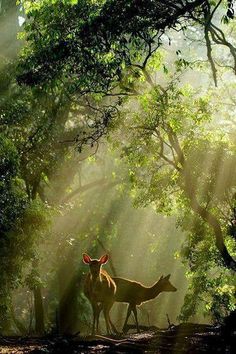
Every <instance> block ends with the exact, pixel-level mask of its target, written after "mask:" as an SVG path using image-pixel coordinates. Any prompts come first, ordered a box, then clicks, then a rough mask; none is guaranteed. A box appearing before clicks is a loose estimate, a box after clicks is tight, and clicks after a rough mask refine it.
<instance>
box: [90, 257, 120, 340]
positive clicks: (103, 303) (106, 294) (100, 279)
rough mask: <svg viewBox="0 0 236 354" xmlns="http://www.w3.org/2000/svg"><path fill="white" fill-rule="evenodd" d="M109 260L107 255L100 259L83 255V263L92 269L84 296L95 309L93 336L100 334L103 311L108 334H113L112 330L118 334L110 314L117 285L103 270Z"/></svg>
mask: <svg viewBox="0 0 236 354" xmlns="http://www.w3.org/2000/svg"><path fill="white" fill-rule="evenodd" d="M108 258H109V257H108V255H107V254H106V255H104V256H102V257H101V258H100V259H91V258H90V256H89V255H87V254H86V253H84V254H83V261H84V263H85V264H88V265H89V269H90V272H89V273H88V274H87V277H86V280H85V284H84V294H85V296H86V297H87V298H88V300H89V301H90V303H91V306H92V309H93V327H92V334H95V333H97V332H98V320H99V314H100V311H101V310H103V312H104V317H105V322H106V328H107V333H108V334H109V333H111V328H112V330H113V331H114V332H116V333H117V330H116V328H115V326H114V325H113V323H112V322H111V319H110V314H109V312H110V310H111V307H112V305H113V303H114V301H115V292H116V284H115V282H114V280H113V279H112V278H111V277H110V275H109V274H108V273H107V272H106V271H105V270H103V269H102V265H103V264H106V263H107V261H108Z"/></svg>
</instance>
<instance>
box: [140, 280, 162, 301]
mask: <svg viewBox="0 0 236 354" xmlns="http://www.w3.org/2000/svg"><path fill="white" fill-rule="evenodd" d="M162 291H163V289H162V287H161V285H160V283H159V281H158V282H156V283H155V284H153V286H150V287H149V288H147V289H146V291H145V297H146V298H145V300H144V301H147V300H151V299H155V297H157V296H158V295H159V294H160V293H161V292H162Z"/></svg>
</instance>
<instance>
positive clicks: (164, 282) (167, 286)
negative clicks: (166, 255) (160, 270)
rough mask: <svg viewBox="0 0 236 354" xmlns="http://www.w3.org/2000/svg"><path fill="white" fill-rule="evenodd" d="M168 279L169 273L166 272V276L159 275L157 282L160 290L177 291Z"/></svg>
mask: <svg viewBox="0 0 236 354" xmlns="http://www.w3.org/2000/svg"><path fill="white" fill-rule="evenodd" d="M169 279H170V274H168V275H167V276H166V277H163V275H162V276H161V277H160V279H159V281H158V284H159V285H160V286H161V288H162V291H177V289H176V287H174V285H172V284H171V282H170V280H169Z"/></svg>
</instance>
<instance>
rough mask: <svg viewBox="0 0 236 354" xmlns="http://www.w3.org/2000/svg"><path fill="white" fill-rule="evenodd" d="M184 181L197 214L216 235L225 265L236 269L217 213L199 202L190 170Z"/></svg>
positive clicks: (187, 194)
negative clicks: (213, 212)
mask: <svg viewBox="0 0 236 354" xmlns="http://www.w3.org/2000/svg"><path fill="white" fill-rule="evenodd" d="M184 182H185V187H184V190H185V194H186V196H187V197H188V198H189V200H190V205H191V208H192V210H193V211H194V212H195V213H196V214H197V215H199V216H200V217H201V218H202V219H203V220H204V221H205V222H206V223H207V224H208V225H209V226H210V227H211V228H212V230H213V233H214V236H215V244H216V247H217V249H218V250H219V252H220V254H221V257H222V259H223V262H224V264H225V266H226V267H227V268H229V269H232V270H234V271H236V261H235V260H234V259H233V258H232V257H231V255H230V254H229V252H228V250H227V248H226V246H225V243H224V238H223V233H222V229H221V226H220V223H219V221H218V220H217V218H216V217H215V215H213V214H212V213H211V212H210V211H209V210H207V209H205V208H203V207H202V206H201V205H200V204H199V202H198V200H197V198H196V191H195V188H194V184H193V182H192V178H191V175H190V173H189V171H185V173H184Z"/></svg>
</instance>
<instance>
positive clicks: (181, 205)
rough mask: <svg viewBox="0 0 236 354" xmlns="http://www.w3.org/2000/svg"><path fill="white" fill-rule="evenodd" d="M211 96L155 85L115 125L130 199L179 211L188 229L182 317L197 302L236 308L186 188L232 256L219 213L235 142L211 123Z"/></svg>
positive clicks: (219, 312)
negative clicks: (213, 221) (215, 226)
mask: <svg viewBox="0 0 236 354" xmlns="http://www.w3.org/2000/svg"><path fill="white" fill-rule="evenodd" d="M211 101H212V97H211V96H210V95H205V96H199V95H198V94H196V93H195V92H194V90H193V89H191V87H189V86H185V87H184V86H183V87H180V86H178V85H176V83H173V82H172V83H171V84H170V85H169V86H168V87H166V88H161V87H158V86H157V87H154V88H153V89H152V90H151V91H150V92H147V93H144V94H143V95H142V96H141V97H140V100H139V106H138V107H137V106H136V109H135V112H130V111H128V113H127V114H126V115H125V116H124V120H123V123H122V124H121V128H120V129H121V132H122V133H121V135H122V137H123V138H122V141H123V156H125V157H126V159H127V162H128V164H129V171H130V172H129V174H130V179H131V182H132V184H133V191H132V195H133V196H134V198H135V204H136V205H137V206H147V205H148V204H152V205H153V207H154V208H155V210H156V211H157V212H158V213H164V214H165V215H169V214H174V215H177V216H178V218H179V219H178V220H179V221H178V225H179V226H180V227H181V229H182V230H184V231H186V232H187V240H186V242H185V243H184V245H183V248H182V252H181V257H182V258H183V260H184V261H185V264H186V266H187V267H189V271H188V277H189V281H190V286H189V290H188V293H187V294H186V297H185V303H184V306H183V308H182V312H181V315H180V319H181V320H187V319H189V317H191V316H193V315H194V314H196V313H197V311H198V310H199V308H201V306H202V308H203V312H204V313H205V314H206V315H208V316H210V317H211V318H213V320H216V321H219V320H220V319H222V317H224V316H225V315H226V314H227V313H229V312H230V311H231V310H232V309H233V308H234V307H235V301H234V292H235V278H234V277H232V276H231V277H230V271H229V270H226V269H224V267H222V258H221V257H220V254H219V252H218V250H217V248H216V244H215V242H214V238H213V237H214V236H213V235H214V233H213V230H212V228H211V227H210V225H209V224H208V222H207V220H204V219H201V218H200V217H199V215H198V214H196V213H195V211H194V209H193V208H192V204H191V199H190V198H189V193H188V191H189V189H190V190H191V193H193V194H194V198H197V199H196V200H197V202H199V203H200V205H201V206H202V207H203V208H204V209H205V210H207V211H208V212H210V213H212V214H213V215H214V216H215V217H216V218H217V219H218V220H219V223H220V225H221V227H222V230H223V232H224V235H225V242H226V244H227V247H228V250H229V253H230V254H231V255H232V256H235V254H236V248H235V242H230V243H229V242H228V241H227V228H226V227H225V226H226V224H227V217H225V214H223V213H222V211H223V210H224V212H225V213H226V215H227V213H228V214H229V213H230V205H229V204H228V200H229V199H230V198H231V199H232V198H233V195H234V192H235V187H236V180H235V178H234V177H233V176H235V174H234V171H235V156H234V155H233V152H234V149H235V146H234V145H232V143H231V142H230V141H229V139H228V138H227V136H226V135H225V134H224V133H223V132H222V131H221V130H219V129H218V128H215V127H214V125H213V123H212V120H213V117H212V113H213V112H212V104H211ZM127 126H128V127H130V128H129V129H128V130H127ZM123 127H124V128H125V129H123ZM118 136H119V135H118ZM186 176H187V178H186ZM219 181H220V183H219ZM228 198H229V199H228ZM194 200H195V199H194ZM222 289H230V291H229V292H228V293H227V292H226V291H224V290H222Z"/></svg>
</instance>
